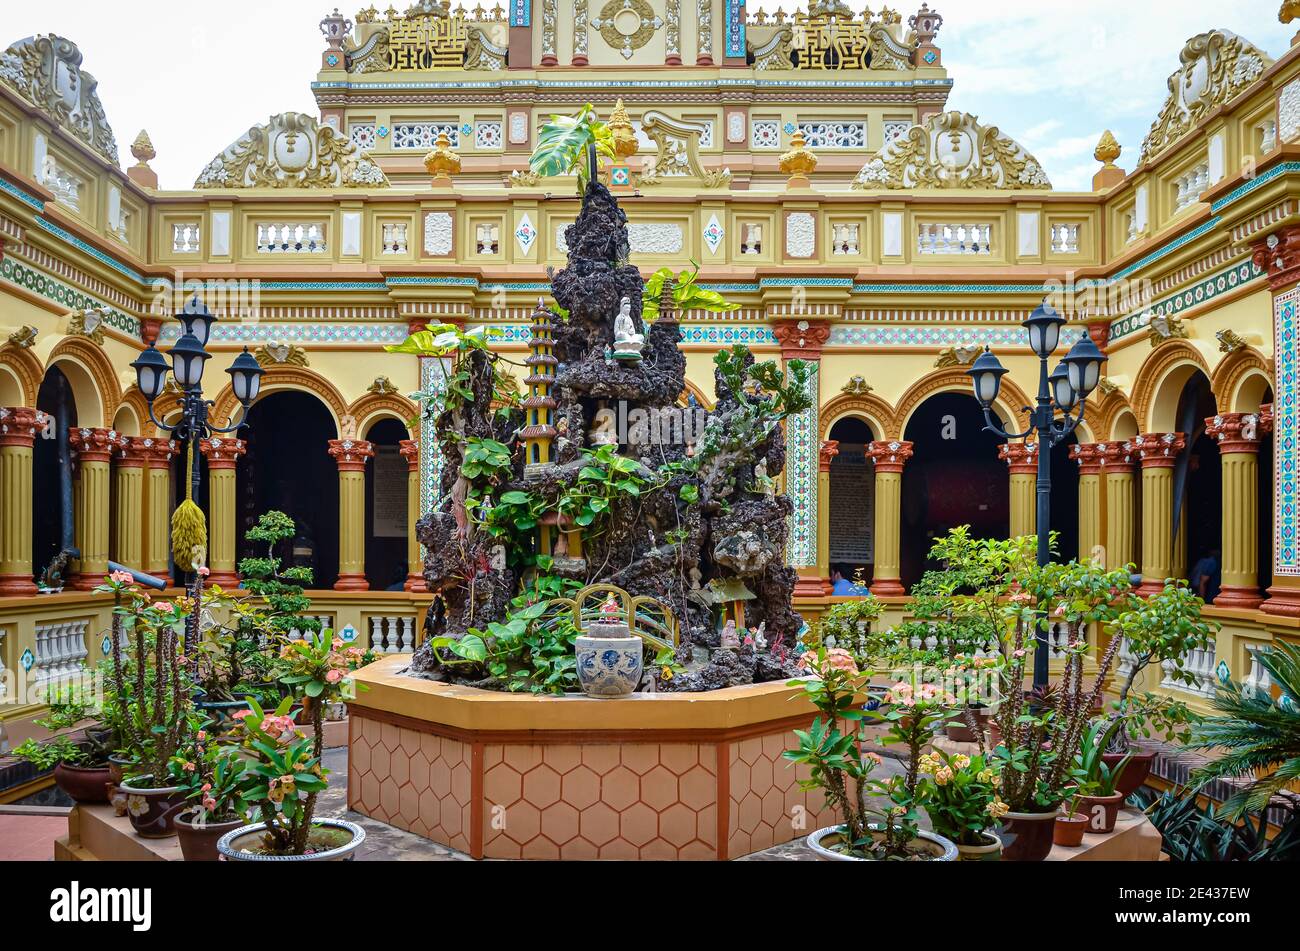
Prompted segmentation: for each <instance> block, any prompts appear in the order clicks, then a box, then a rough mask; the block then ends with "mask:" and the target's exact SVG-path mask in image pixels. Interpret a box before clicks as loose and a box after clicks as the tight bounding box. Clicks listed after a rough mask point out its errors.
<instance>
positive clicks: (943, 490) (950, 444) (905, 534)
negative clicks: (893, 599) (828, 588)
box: [900, 393, 1010, 587]
mask: <svg viewBox="0 0 1300 951" xmlns="http://www.w3.org/2000/svg"><path fill="white" fill-rule="evenodd" d="M903 438H904V439H905V440H907V441H908V442H911V443H912V444H913V455H912V460H911V461H910V462H909V463H908V464H907V468H906V469H904V470H903V503H902V508H903V512H902V526H901V534H902V537H901V539H900V540H901V553H900V554H901V561H902V566H901V567H902V571H901V573H902V576H903V584H904V586H906V587H911V586H912V585H913V584H915V583H916V582H917V581H918V580H920V577H921V575H922V574H923V573H924V572H925V570H926V567H927V564H926V561H927V558H928V555H929V552H930V547H931V545H932V544H933V543H934V540H935V539H936V538H939V537H941V536H943V535H945V534H947V532H948V530H949V529H951V528H956V527H957V526H959V525H969V526H970V528H971V534H972V535H974V536H975V537H977V538H1006V536H1007V532H1008V530H1009V526H1010V482H1009V476H1008V474H1007V464H1006V463H1005V462H1002V461H1001V460H999V459H998V446H999V445H1000V444H1001V442H1002V440H1001V439H999V438H998V437H997V436H995V435H993V434H992V433H988V432H984V413H983V411H982V410H981V409H980V407H979V404H978V403H976V402H975V399H974V398H973V397H971V396H969V395H967V394H965V393H938V394H936V395H934V396H932V397H930V398H929V399H928V400H926V401H925V402H924V403H922V404H921V406H920V407H919V408H918V409H917V411H916V412H915V414H913V416H912V418H911V420H909V421H908V424H907V431H906V433H904V435H903Z"/></svg>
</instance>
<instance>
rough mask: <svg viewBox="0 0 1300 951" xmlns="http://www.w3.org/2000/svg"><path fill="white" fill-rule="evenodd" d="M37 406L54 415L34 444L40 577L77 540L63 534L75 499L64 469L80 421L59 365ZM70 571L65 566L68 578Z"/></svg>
mask: <svg viewBox="0 0 1300 951" xmlns="http://www.w3.org/2000/svg"><path fill="white" fill-rule="evenodd" d="M36 408H37V409H38V410H40V411H41V412H42V413H48V414H49V415H50V416H51V417H53V419H54V425H53V426H52V427H51V428H50V429H48V430H47V431H46V432H44V433H37V434H36V443H35V445H34V446H33V447H32V496H33V498H32V504H33V511H32V571H33V572H34V573H35V575H36V576H37V577H38V578H39V577H40V575H41V573H42V572H44V570H45V568H46V566H47V565H49V563H50V561H51V560H53V558H54V556H55V555H57V554H58V553H59V552H60V551H62V550H63V547H64V545H65V543H66V544H67V545H69V546H71V545H72V544H73V543H74V539H73V538H72V537H69V538H67V539H65V538H64V537H63V536H64V533H65V531H67V530H69V529H71V528H72V509H71V502H72V500H71V499H65V498H64V475H63V469H64V466H65V465H68V464H69V457H70V455H71V452H72V450H71V447H70V446H69V444H68V436H69V433H70V432H71V430H72V429H73V428H74V427H76V425H77V403H76V400H75V399H74V398H73V395H72V385H71V384H70V383H69V382H68V378H67V377H66V376H64V375H63V371H62V370H60V369H59V368H58V367H51V368H50V369H49V371H48V372H47V373H46V374H45V379H44V380H42V381H41V388H40V390H39V391H38V392H37V395H36ZM65 520H66V523H67V525H66V528H65ZM68 574H69V572H68V570H67V569H65V570H64V579H65V580H66V579H67V577H68Z"/></svg>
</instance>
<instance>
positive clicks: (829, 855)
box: [807, 826, 958, 862]
mask: <svg viewBox="0 0 1300 951" xmlns="http://www.w3.org/2000/svg"><path fill="white" fill-rule="evenodd" d="M843 830H844V827H843V826H830V827H828V828H825V829H818V830H817V831H816V832H814V833H813V834H812V835H810V836H808V840H807V841H808V848H810V849H812V850H813V851H814V852H816V853H817V857H818V858H820V859H821V860H822V861H824V862H871V861H874V860H873V859H867V858H861V857H859V856H856V855H845V854H844V853H843V852H840V851H838V850H837V849H835V848H834V846H836V845H837V844H839V842H840V840H841V839H842V838H843V835H844V832H843ZM874 834H875V833H873V835H874ZM881 834H882V835H883V833H881ZM909 844H910V845H912V846H914V847H920V848H923V849H925V850H926V851H927V852H929V853H930V856H931V858H930V861H932V862H956V861H957V860H958V852H957V846H956V845H955V844H953V843H952V842H950V841H948V840H947V839H945V838H944V837H943V836H941V835H935V834H934V833H933V832H926V831H925V830H924V829H922V830H921V831H919V832H917V834H916V838H915V839H913V840H912V841H911V843H909Z"/></svg>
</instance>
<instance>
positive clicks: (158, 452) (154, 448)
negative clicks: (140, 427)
mask: <svg viewBox="0 0 1300 951" xmlns="http://www.w3.org/2000/svg"><path fill="white" fill-rule="evenodd" d="M140 449H141V451H142V452H143V453H144V463H145V466H146V467H147V468H149V469H170V468H171V465H172V457H173V456H175V455H176V453H177V448H176V440H174V439H159V438H158V437H156V436H146V437H144V438H143V439H141V440H140Z"/></svg>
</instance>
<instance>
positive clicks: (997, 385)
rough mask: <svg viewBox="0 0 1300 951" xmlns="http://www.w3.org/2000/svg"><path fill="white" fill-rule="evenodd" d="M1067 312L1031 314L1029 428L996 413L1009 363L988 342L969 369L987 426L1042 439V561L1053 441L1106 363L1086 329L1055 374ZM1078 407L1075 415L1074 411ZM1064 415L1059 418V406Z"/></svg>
mask: <svg viewBox="0 0 1300 951" xmlns="http://www.w3.org/2000/svg"><path fill="white" fill-rule="evenodd" d="M1064 325H1065V318H1064V317H1062V316H1061V315H1060V314H1058V313H1057V312H1056V311H1055V309H1053V308H1052V306H1051V305H1050V304H1048V303H1047V302H1046V301H1044V302H1043V303H1042V305H1041V306H1040V307H1038V309H1036V310H1035V311H1034V312H1033V314H1031V315H1030V317H1029V319H1028V320H1026V321H1025V323H1024V328H1025V330H1026V331H1028V333H1029V349H1030V350H1032V351H1033V353H1034V355H1035V356H1037V357H1038V362H1039V371H1038V400H1037V406H1036V407H1034V408H1030V407H1028V406H1026V407H1025V409H1026V410H1028V411H1029V414H1030V415H1029V428H1028V429H1027V430H1025V431H1024V432H1023V433H1009V432H1007V431H1006V430H1004V429H1003V428H1002V427H1001V426H999V425H998V423H997V422H996V421H995V419H994V417H993V403H994V401H995V400H996V399H997V398H998V391H999V390H1000V389H1001V387H1002V377H1003V375H1004V374H1006V372H1007V371H1006V368H1005V367H1003V366H1002V364H1001V363H1000V362H998V358H997V357H995V356H994V355H993V352H992V351H991V350H990V349H989V348H988V347H985V348H984V352H983V353H982V354H980V356H979V359H977V360H976V361H975V363H974V364H973V365H972V366H971V368H970V370H969V371H967V372H968V373H969V375H970V378H971V381H972V383H973V384H974V388H975V398H976V399H977V400H979V403H980V406H981V407H983V409H984V422H985V427H984V429H985V430H986V431H987V432H991V433H993V434H995V435H997V436H1000V437H1002V438H1003V439H1007V440H1015V439H1025V438H1027V437H1028V436H1031V435H1032V436H1036V437H1037V441H1038V483H1037V503H1038V505H1037V522H1038V563H1039V564H1040V565H1046V564H1047V563H1048V562H1049V561H1051V557H1052V552H1051V519H1052V453H1051V450H1052V447H1054V446H1056V445H1058V444H1060V443H1061V442H1063V441H1064V440H1065V438H1066V437H1067V436H1069V435H1070V433H1072V432H1074V430H1075V428H1076V427H1078V425H1079V421H1080V420H1082V419H1083V413H1084V409H1085V403H1086V402H1087V399H1088V396H1089V394H1090V393H1092V391H1093V390H1094V389H1096V388H1097V383H1098V382H1099V381H1100V379H1101V364H1102V362H1103V361H1104V360H1105V355H1104V354H1103V353H1102V352H1101V351H1100V350H1098V349H1097V345H1096V344H1095V343H1093V342H1092V339H1091V338H1090V337H1089V336H1088V335H1087V334H1084V335H1083V336H1082V337H1080V338H1079V341H1078V342H1077V343H1076V344H1075V345H1074V346H1073V347H1071V348H1070V352H1069V353H1067V354H1066V355H1065V358H1064V359H1063V360H1062V361H1061V362H1060V363H1058V364H1057V366H1056V369H1055V370H1053V371H1052V372H1051V373H1050V374H1049V373H1048V372H1047V361H1048V360H1049V359H1051V356H1052V354H1053V353H1054V352H1055V351H1056V347H1057V344H1059V343H1060V340H1061V328H1062V327H1063V326H1064ZM1076 407H1077V411H1076V412H1075V414H1074V415H1073V416H1071V415H1070V414H1071V411H1073V410H1075V409H1076ZM1058 410H1059V411H1060V412H1061V414H1062V417H1061V418H1060V419H1059V420H1058V419H1057V418H1056V414H1057V411H1058ZM1047 680H1048V676H1047V632H1046V630H1045V629H1044V626H1043V625H1041V624H1040V625H1039V629H1038V632H1037V635H1036V644H1035V648H1034V689H1035V690H1036V691H1041V690H1043V689H1045V688H1046V687H1047Z"/></svg>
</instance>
